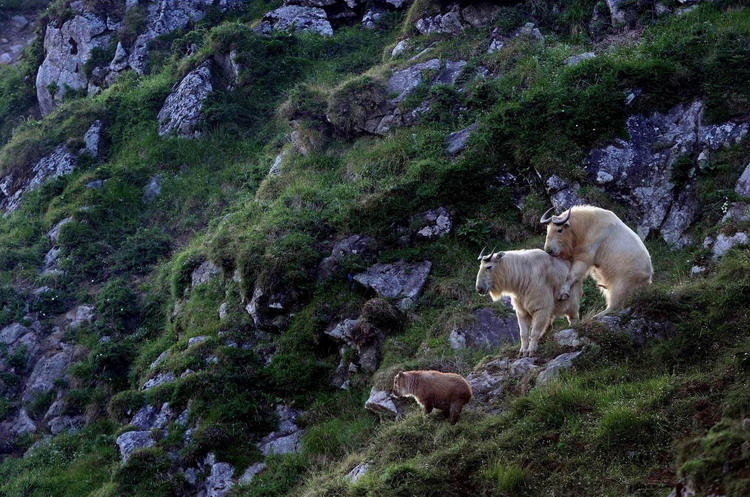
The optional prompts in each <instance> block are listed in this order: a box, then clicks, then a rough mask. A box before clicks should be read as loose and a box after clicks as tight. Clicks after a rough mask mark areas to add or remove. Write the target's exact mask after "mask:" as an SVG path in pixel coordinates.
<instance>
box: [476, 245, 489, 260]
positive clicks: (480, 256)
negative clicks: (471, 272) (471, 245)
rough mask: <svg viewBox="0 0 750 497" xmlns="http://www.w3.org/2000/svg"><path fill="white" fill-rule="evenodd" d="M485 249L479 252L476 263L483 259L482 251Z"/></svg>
mask: <svg viewBox="0 0 750 497" xmlns="http://www.w3.org/2000/svg"><path fill="white" fill-rule="evenodd" d="M486 248H487V247H484V248H482V251H481V252H479V257H477V260H478V261H481V260H482V257H484V249H486Z"/></svg>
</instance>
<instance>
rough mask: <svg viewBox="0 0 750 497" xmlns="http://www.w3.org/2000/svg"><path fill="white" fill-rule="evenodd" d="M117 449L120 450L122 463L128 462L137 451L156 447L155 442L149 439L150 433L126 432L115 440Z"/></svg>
mask: <svg viewBox="0 0 750 497" xmlns="http://www.w3.org/2000/svg"><path fill="white" fill-rule="evenodd" d="M115 443H116V444H117V447H118V448H119V449H120V457H121V458H122V462H123V463H126V462H128V459H130V456H131V455H132V454H133V452H135V451H136V450H138V449H145V448H149V447H153V446H154V445H156V441H154V439H153V438H151V432H150V431H128V432H125V433H123V434H122V435H120V436H119V437H117V440H115Z"/></svg>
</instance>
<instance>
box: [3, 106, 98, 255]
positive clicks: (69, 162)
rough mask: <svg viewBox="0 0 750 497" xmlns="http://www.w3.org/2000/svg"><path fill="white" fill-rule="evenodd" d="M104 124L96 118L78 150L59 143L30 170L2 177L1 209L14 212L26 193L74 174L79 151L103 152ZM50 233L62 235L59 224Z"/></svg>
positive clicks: (90, 153) (93, 153) (92, 154)
mask: <svg viewBox="0 0 750 497" xmlns="http://www.w3.org/2000/svg"><path fill="white" fill-rule="evenodd" d="M102 130H103V125H102V122H101V121H95V122H94V123H93V124H92V125H91V127H90V128H89V129H88V131H87V132H86V134H85V135H84V143H85V144H86V145H85V146H84V147H83V148H82V149H80V150H77V151H72V150H69V148H68V147H67V146H65V145H60V146H58V147H57V148H56V149H55V150H54V151H52V153H50V154H49V155H47V156H45V157H43V158H42V159H40V160H39V161H38V162H37V163H36V164H34V165H33V166H32V167H31V168H30V170H28V171H22V170H21V171H12V172H10V173H9V174H7V175H6V176H5V177H4V178H2V180H0V192H2V195H3V197H2V198H1V199H0V209H3V210H5V211H6V212H12V211H14V210H16V209H18V207H19V205H20V204H21V200H22V198H23V196H24V195H25V194H26V193H27V192H29V191H32V190H36V189H37V188H39V187H40V186H42V185H43V184H44V183H45V182H47V181H49V180H51V179H54V178H57V177H58V176H63V175H65V174H70V173H71V172H72V171H73V169H75V167H76V165H77V164H78V156H79V154H81V153H83V152H85V153H87V154H89V155H91V156H93V157H97V155H98V153H99V141H100V137H101V133H102ZM56 228H57V231H55V230H54V229H53V230H52V231H51V232H50V233H52V234H51V235H50V234H48V236H49V237H50V238H52V237H54V238H55V241H56V239H57V235H58V234H59V227H56Z"/></svg>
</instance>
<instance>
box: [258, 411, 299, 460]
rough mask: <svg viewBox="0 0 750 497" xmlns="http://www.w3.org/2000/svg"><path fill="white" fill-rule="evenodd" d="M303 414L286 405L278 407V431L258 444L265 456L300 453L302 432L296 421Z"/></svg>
mask: <svg viewBox="0 0 750 497" xmlns="http://www.w3.org/2000/svg"><path fill="white" fill-rule="evenodd" d="M301 414H302V413H301V412H300V411H298V410H296V409H292V408H290V407H289V406H287V405H284V404H279V405H277V406H276V416H277V417H278V419H279V427H278V429H277V430H276V431H274V432H271V433H269V434H268V435H266V436H265V437H263V438H262V439H261V440H260V442H259V443H258V448H259V449H260V451H261V453H262V454H263V455H264V456H267V455H270V454H276V455H283V454H289V453H292V452H299V450H300V449H301V442H302V430H300V428H299V426H297V423H296V420H297V418H298V417H299V416H300V415H301Z"/></svg>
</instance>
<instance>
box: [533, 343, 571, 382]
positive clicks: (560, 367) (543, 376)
mask: <svg viewBox="0 0 750 497" xmlns="http://www.w3.org/2000/svg"><path fill="white" fill-rule="evenodd" d="M579 355H581V351H580V350H579V351H576V352H566V353H565V354H560V355H559V356H557V357H555V358H554V359H552V360H551V361H549V362H548V363H547V364H546V365H545V366H544V369H543V370H542V371H540V372H539V376H537V377H536V384H537V385H545V384H547V383H549V382H550V381H552V380H554V379H555V378H557V377H558V376H560V372H561V371H564V370H566V369H570V368H572V367H573V361H574V360H575V358H576V357H578V356H579Z"/></svg>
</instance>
